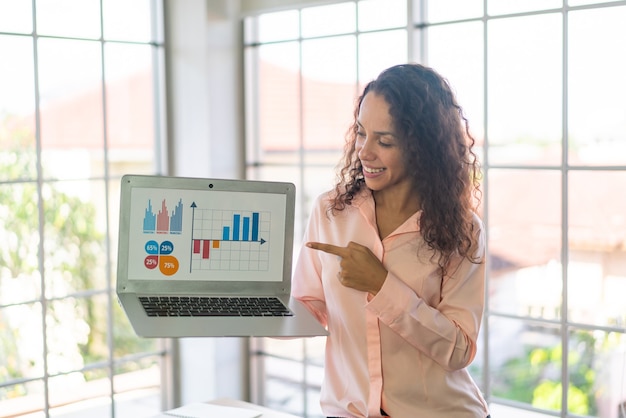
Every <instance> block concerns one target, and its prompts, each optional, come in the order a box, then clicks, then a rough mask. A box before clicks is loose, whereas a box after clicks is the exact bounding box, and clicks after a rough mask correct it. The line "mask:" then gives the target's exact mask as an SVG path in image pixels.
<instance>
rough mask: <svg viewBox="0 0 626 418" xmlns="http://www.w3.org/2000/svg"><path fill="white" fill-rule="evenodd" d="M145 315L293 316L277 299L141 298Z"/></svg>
mask: <svg viewBox="0 0 626 418" xmlns="http://www.w3.org/2000/svg"><path fill="white" fill-rule="evenodd" d="M139 301H140V302H141V304H142V305H143V308H144V309H145V311H146V314H147V315H148V316H292V315H293V314H292V313H291V311H290V310H289V309H287V307H285V305H284V304H283V303H282V302H281V301H280V300H279V299H278V298H276V297H228V298H224V297H206V296H140V297H139Z"/></svg>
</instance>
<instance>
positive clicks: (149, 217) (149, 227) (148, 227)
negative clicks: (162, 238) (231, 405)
mask: <svg viewBox="0 0 626 418" xmlns="http://www.w3.org/2000/svg"><path fill="white" fill-rule="evenodd" d="M154 231H156V215H155V214H154V213H152V202H151V201H150V199H148V207H147V208H146V211H145V213H144V217H143V232H144V234H149V233H154Z"/></svg>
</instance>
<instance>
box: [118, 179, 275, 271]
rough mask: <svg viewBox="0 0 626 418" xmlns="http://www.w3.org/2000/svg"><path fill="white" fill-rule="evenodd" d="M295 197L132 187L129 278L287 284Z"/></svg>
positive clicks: (239, 192) (243, 192)
mask: <svg viewBox="0 0 626 418" xmlns="http://www.w3.org/2000/svg"><path fill="white" fill-rule="evenodd" d="M286 201H287V197H286V195H285V194H280V193H266V192H263V193H254V192H247V191H225V190H211V189H207V188H204V189H198V190H192V189H184V188H182V189H178V188H160V187H132V189H131V191H130V205H129V210H128V213H127V216H129V217H130V218H129V222H128V228H129V229H128V279H129V280H131V281H142V280H167V281H190V280H191V281H238V282H241V281H250V282H252V281H255V282H256V281H259V282H261V281H264V282H272V281H273V282H280V281H281V280H282V279H283V264H284V254H285V248H284V247H285V244H286V243H285V228H286V219H287V213H286V207H287V204H286Z"/></svg>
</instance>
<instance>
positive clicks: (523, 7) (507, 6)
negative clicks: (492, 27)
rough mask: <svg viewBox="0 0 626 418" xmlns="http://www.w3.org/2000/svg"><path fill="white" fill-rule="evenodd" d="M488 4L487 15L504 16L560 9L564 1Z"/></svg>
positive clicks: (489, 1) (489, 0) (514, 0)
mask: <svg viewBox="0 0 626 418" xmlns="http://www.w3.org/2000/svg"><path fill="white" fill-rule="evenodd" d="M485 1H486V2H487V14H489V15H492V16H494V15H503V14H508V13H521V12H530V11H534V10H548V9H558V8H560V7H561V6H562V5H563V0H524V1H518V0H485Z"/></svg>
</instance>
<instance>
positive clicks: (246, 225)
mask: <svg viewBox="0 0 626 418" xmlns="http://www.w3.org/2000/svg"><path fill="white" fill-rule="evenodd" d="M242 239H243V240H244V241H249V240H250V217H249V216H244V217H243V238H242Z"/></svg>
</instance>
